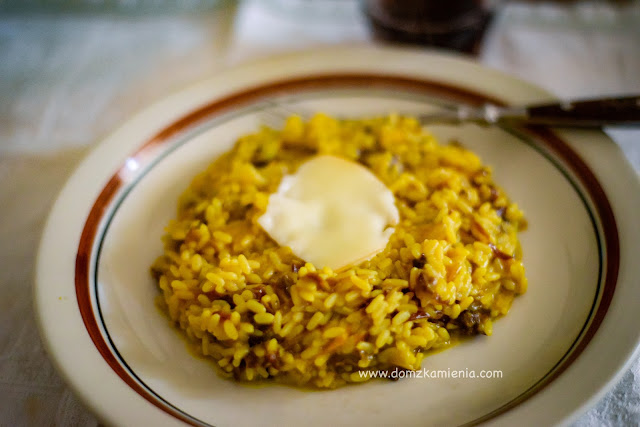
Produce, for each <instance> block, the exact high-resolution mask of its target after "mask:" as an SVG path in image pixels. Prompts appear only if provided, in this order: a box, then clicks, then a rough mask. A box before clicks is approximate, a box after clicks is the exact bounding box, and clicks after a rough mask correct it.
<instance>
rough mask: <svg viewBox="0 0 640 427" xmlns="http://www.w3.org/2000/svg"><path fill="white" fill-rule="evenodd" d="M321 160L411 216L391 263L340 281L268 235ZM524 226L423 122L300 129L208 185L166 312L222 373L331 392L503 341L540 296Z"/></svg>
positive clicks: (219, 165)
mask: <svg viewBox="0 0 640 427" xmlns="http://www.w3.org/2000/svg"><path fill="white" fill-rule="evenodd" d="M318 154H331V155H335V156H340V157H343V158H346V159H349V160H352V161H354V162H359V163H361V164H362V165H364V166H366V167H367V168H369V169H370V170H371V171H372V172H373V173H374V174H375V175H376V176H377V177H378V178H379V179H380V180H381V181H382V182H383V183H384V184H385V185H387V186H388V188H389V189H390V190H391V191H392V192H393V193H394V195H395V199H396V206H397V208H398V211H399V213H400V222H399V224H398V225H397V226H396V228H395V232H394V234H393V235H392V236H391V238H390V240H389V242H388V244H387V246H386V248H385V249H384V250H383V251H382V252H379V253H378V254H377V255H376V256H375V257H373V258H372V259H370V260H369V261H365V262H363V263H361V264H360V265H356V266H351V267H349V268H346V269H341V270H340V271H338V272H335V271H331V270H330V269H328V268H323V266H314V265H311V264H310V263H306V262H305V261H304V260H302V259H300V258H298V257H297V256H296V255H295V254H293V253H292V252H291V249H290V248H288V247H280V246H279V245H278V244H277V243H276V242H275V241H274V240H272V239H271V238H270V237H269V235H268V234H267V233H266V232H265V231H264V230H262V228H261V227H260V225H259V224H258V222H257V219H258V218H259V217H260V216H261V215H262V214H263V213H264V212H265V210H266V207H267V203H268V198H269V195H270V194H271V193H273V192H275V191H276V190H277V188H278V185H279V183H280V180H281V178H282V177H283V175H285V174H289V173H293V172H294V171H295V170H296V169H297V167H298V166H299V165H300V164H301V163H302V162H304V161H305V160H308V159H310V158H311V157H312V156H315V155H318ZM525 226H526V222H525V220H524V218H523V215H522V212H521V211H520V210H519V209H518V207H517V206H516V204H514V203H512V202H510V200H509V199H508V198H507V196H506V195H505V193H504V192H503V191H502V190H501V189H500V188H499V187H497V186H496V185H495V184H494V183H493V180H492V177H491V170H490V169H489V168H488V167H486V166H483V165H482V163H481V161H480V159H479V158H478V157H477V156H476V155H475V154H473V153H472V152H471V151H469V150H467V149H465V148H463V147H462V146H461V145H460V144H458V143H449V144H447V145H440V144H438V142H437V141H436V140H435V139H434V137H433V136H432V135H430V134H429V133H428V132H427V131H426V130H425V129H423V128H422V127H421V125H420V124H419V123H418V122H417V121H416V120H415V119H413V118H410V117H399V116H395V115H392V116H389V117H386V118H376V119H367V120H337V119H334V118H331V117H328V116H326V115H322V114H318V115H316V116H314V117H313V118H312V119H311V120H309V121H308V122H304V121H303V120H302V119H300V118H299V117H297V116H293V117H290V118H289V119H288V120H287V122H286V124H285V126H284V128H283V129H282V130H274V129H269V128H263V129H261V130H259V131H258V132H256V133H252V134H249V135H246V136H243V137H241V138H240V139H239V140H238V141H237V143H236V144H235V146H234V147H233V149H231V150H230V151H229V152H228V153H226V154H225V155H223V156H222V157H220V158H219V159H217V160H216V161H214V162H213V163H212V164H211V166H210V167H209V168H208V169H207V170H206V171H205V172H203V173H201V174H199V175H198V176H196V177H195V179H194V180H193V182H192V183H191V185H190V186H189V188H187V190H186V191H185V192H184V194H183V195H182V196H181V198H180V200H179V202H178V214H177V218H176V219H175V220H172V221H171V222H170V223H169V225H168V226H167V228H166V235H165V236H164V238H163V240H164V248H165V249H164V254H163V255H162V256H160V257H159V258H158V259H157V261H156V262H155V263H154V265H153V266H152V269H151V270H152V274H153V276H154V277H155V279H156V280H157V283H158V286H159V288H160V290H161V296H160V297H159V301H160V303H161V305H162V307H163V309H165V310H166V312H167V314H168V315H169V317H170V318H171V319H172V320H173V321H174V322H175V323H176V325H178V326H179V328H180V329H182V330H183V331H184V333H186V335H187V337H188V339H189V342H191V343H193V345H194V348H196V349H197V351H198V352H199V353H201V354H202V355H203V356H206V357H210V358H212V359H213V360H214V361H215V362H216V363H217V364H218V365H219V367H220V368H221V369H220V371H221V372H222V373H223V374H224V375H227V376H233V377H234V378H236V379H238V380H244V381H256V380H262V379H267V378H273V379H275V380H278V381H282V382H286V383H289V384H297V385H307V386H316V387H328V388H331V387H336V386H340V385H343V384H345V383H350V382H362V381H366V380H368V379H369V378H370V377H369V376H366V375H363V374H362V373H361V372H360V371H366V370H391V369H398V368H399V369H413V370H415V369H420V368H421V364H422V362H423V358H424V356H425V354H427V353H428V351H429V350H433V349H439V348H442V347H444V346H447V345H449V344H450V343H451V340H452V339H455V337H456V336H461V335H476V334H484V335H491V333H492V321H493V320H494V319H495V318H497V317H500V316H503V315H505V314H507V312H508V311H509V308H510V307H511V303H512V301H513V299H514V297H515V296H516V295H519V294H522V293H524V292H525V291H526V288H527V280H526V278H525V275H524V267H523V265H522V254H521V251H520V246H519V243H518V237H517V233H518V231H520V230H522V229H523V228H524V227H525ZM425 363H428V362H425Z"/></svg>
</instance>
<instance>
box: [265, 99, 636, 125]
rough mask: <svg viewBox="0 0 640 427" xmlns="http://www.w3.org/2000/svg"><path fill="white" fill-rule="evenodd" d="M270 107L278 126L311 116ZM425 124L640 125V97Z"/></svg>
mask: <svg viewBox="0 0 640 427" xmlns="http://www.w3.org/2000/svg"><path fill="white" fill-rule="evenodd" d="M267 105H270V106H271V107H270V108H265V110H263V112H264V113H266V116H265V118H266V119H267V120H266V122H267V124H269V123H268V122H271V124H275V123H274V120H280V121H281V120H282V119H284V118H285V117H286V116H289V115H292V114H297V115H301V116H307V117H308V116H310V114H309V113H308V112H304V111H300V110H299V109H296V111H292V110H291V109H290V108H288V107H286V106H285V105H284V104H282V103H280V102H278V101H267ZM416 117H417V119H418V120H419V121H420V122H421V123H422V124H425V125H426V124H460V123H465V122H471V123H477V124H482V125H487V126H492V125H546V126H560V127H583V128H592V127H602V126H629V127H632V126H640V96H628V97H620V98H599V99H590V100H578V101H565V102H558V103H551V104H537V105H528V106H515V107H501V106H497V105H494V104H485V105H483V106H481V107H470V106H467V105H461V106H458V107H456V108H454V109H450V110H439V111H437V112H435V113H429V114H422V115H420V114H418V115H417V116H416Z"/></svg>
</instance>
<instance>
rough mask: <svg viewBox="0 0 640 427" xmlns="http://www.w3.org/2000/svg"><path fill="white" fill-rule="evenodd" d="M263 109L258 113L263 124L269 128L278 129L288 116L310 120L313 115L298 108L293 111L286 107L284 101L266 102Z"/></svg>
mask: <svg viewBox="0 0 640 427" xmlns="http://www.w3.org/2000/svg"><path fill="white" fill-rule="evenodd" d="M264 104H265V107H264V108H263V109H262V111H261V112H260V116H261V119H262V121H263V123H264V124H265V125H266V126H268V127H271V128H280V127H282V125H283V124H284V121H285V120H286V119H287V118H288V117H290V116H300V117H302V119H304V120H308V119H310V118H311V116H312V115H313V113H311V112H309V111H305V110H304V109H302V108H300V107H296V108H295V110H294V109H292V108H290V107H288V106H287V103H286V100H284V101H282V100H267V101H265V102H264Z"/></svg>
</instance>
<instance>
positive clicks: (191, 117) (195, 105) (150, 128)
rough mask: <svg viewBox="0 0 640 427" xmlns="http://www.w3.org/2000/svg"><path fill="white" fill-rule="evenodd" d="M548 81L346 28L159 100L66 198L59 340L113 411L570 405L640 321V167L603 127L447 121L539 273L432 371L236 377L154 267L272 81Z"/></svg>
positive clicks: (333, 412) (45, 255)
mask: <svg viewBox="0 0 640 427" xmlns="http://www.w3.org/2000/svg"><path fill="white" fill-rule="evenodd" d="M552 99H553V98H552V96H551V95H549V94H548V93H545V92H544V91H542V90H540V89H539V88H536V87H534V86H532V85H530V84H528V83H525V82H522V81H519V80H516V79H514V78H512V77H509V76H507V75H504V74H501V73H499V72H497V71H493V70H490V69H486V68H483V67H481V66H480V65H478V64H476V63H474V62H471V61H469V60H466V59H464V58H460V57H457V56H452V55H448V54H443V53H434V52H426V51H415V50H402V49H396V48H381V47H341V48H332V49H327V50H320V51H313V52H309V53H297V54H292V55H287V56H281V57H276V58H272V59H267V60H263V61H260V62H255V63H250V64H245V65H242V66H239V67H237V68H235V69H233V70H229V71H226V72H224V73H221V74H219V75H217V76H215V77H213V78H212V79H210V80H208V81H205V82H202V83H200V84H198V85H195V86H193V87H191V88H188V89H186V90H184V91H182V92H180V93H178V94H176V95H173V96H172V97H170V98H168V99H166V100H165V101H162V102H160V103H158V104H156V105H153V106H152V107H150V108H149V109H148V110H146V111H144V112H142V113H141V114H139V115H138V116H136V117H135V118H133V119H132V120H131V121H130V122H128V123H127V124H125V125H124V126H123V127H121V128H120V129H118V130H116V131H115V132H114V133H113V134H112V135H111V136H110V137H108V138H107V139H106V140H105V141H104V142H102V143H101V144H100V145H99V146H97V148H96V149H95V150H94V151H93V152H92V154H90V155H89V156H88V157H87V159H86V160H85V161H84V162H83V163H82V164H81V165H80V167H79V168H78V169H77V170H76V172H75V173H74V174H73V176H72V177H71V178H70V180H69V181H68V183H67V184H66V186H65V187H64V189H63V190H62V192H61V194H60V196H59V198H58V200H57V202H56V203H55V205H54V207H53V209H52V212H51V214H50V217H49V219H48V222H47V226H46V228H45V231H44V234H43V237H42V243H41V246H40V251H39V254H38V261H37V271H36V283H35V304H36V311H37V315H38V320H39V325H40V329H41V332H42V336H43V339H44V342H45V345H46V347H47V349H48V352H49V354H50V356H51V358H52V359H53V360H54V362H55V363H56V365H57V367H58V369H59V370H60V372H61V373H62V375H63V376H64V377H65V378H66V380H67V382H68V383H69V384H70V385H71V387H72V388H73V389H74V390H75V392H76V393H77V394H78V396H79V397H80V398H81V399H82V400H83V401H84V402H85V404H86V405H87V406H88V407H89V408H90V409H91V410H92V411H93V412H94V413H95V414H96V415H97V416H98V417H99V418H100V419H101V420H102V421H104V422H105V423H107V424H114V425H132V426H133V425H141V424H145V425H181V424H184V423H186V424H191V425H216V426H225V425H257V424H259V425H274V426H275V425H300V424H303V423H304V424H306V425H316V424H317V425H327V424H332V425H354V424H366V425H372V426H373V425H389V424H398V425H441V424H447V425H474V424H479V423H481V422H488V423H489V424H494V425H511V424H513V423H516V422H520V423H521V422H526V423H527V424H553V423H569V422H571V421H572V420H574V419H575V418H576V417H577V416H578V415H580V414H581V413H582V412H584V411H585V410H586V409H588V408H589V407H590V406H591V405H593V404H594V403H595V402H596V401H597V400H598V399H599V398H600V397H601V396H602V395H603V393H604V392H605V391H606V389H607V388H608V387H609V386H611V385H612V384H613V383H615V381H616V379H617V378H618V377H619V375H620V374H621V373H622V372H623V371H624V369H625V367H626V366H627V365H628V363H629V361H630V360H631V359H632V358H633V356H634V354H635V353H636V351H637V349H638V342H639V340H640V330H639V329H638V328H637V327H636V323H637V316H636V315H635V309H636V307H635V303H634V301H635V297H636V296H637V295H638V293H639V292H640V283H639V282H638V281H637V280H636V278H637V277H638V276H639V275H640V267H639V265H640V264H638V263H637V262H634V261H635V260H634V256H633V255H634V254H637V253H640V231H639V229H638V227H637V222H636V219H637V212H638V211H639V210H640V184H639V182H638V178H637V176H636V174H635V173H634V172H633V170H632V168H631V167H630V166H629V164H628V163H627V161H626V159H625V158H624V156H623V155H622V153H621V151H620V150H619V149H618V147H617V146H616V144H615V143H613V142H612V141H611V140H609V139H608V138H607V137H606V136H605V135H604V134H603V133H601V132H596V131H578V130H558V129H555V130H549V129H545V128H521V129H515V128H514V129H507V128H497V127H493V128H483V127H479V126H476V125H471V124H466V125H462V126H444V125H438V126H433V127H432V128H431V130H432V132H433V133H434V134H435V135H436V136H437V137H439V138H440V140H441V141H442V142H446V141H449V140H451V139H455V140H458V141H461V142H462V143H463V144H464V145H465V146H467V147H469V148H470V149H472V150H473V151H475V152H476V153H478V154H479V155H480V156H481V158H482V159H483V161H484V162H485V163H486V164H489V165H491V166H492V167H493V169H494V174H495V180H496V182H497V183H498V184H499V185H501V186H503V187H504V188H505V190H506V191H507V193H508V194H509V195H510V196H511V198H512V199H513V200H515V201H516V202H517V203H518V204H519V206H520V207H521V208H522V209H523V210H524V211H525V214H526V216H527V218H528V220H529V224H530V227H529V229H528V230H527V231H526V232H524V233H522V234H521V243H522V245H523V252H524V264H525V267H526V269H527V276H528V278H529V290H528V292H527V293H526V294H525V295H524V296H522V297H520V298H517V299H516V301H515V303H514V305H513V307H512V309H511V312H510V313H509V315H508V316H507V317H506V318H504V319H501V320H499V321H497V322H495V324H494V334H493V336H492V337H489V338H487V337H476V338H474V339H471V340H468V341H465V342H463V343H461V344H459V345H457V346H455V347H453V348H451V349H449V350H447V351H444V352H441V353H437V354H434V355H431V356H429V357H427V358H426V360H425V362H424V364H423V366H424V370H423V372H422V378H410V379H404V380H401V381H397V382H391V381H370V382H368V383H366V384H362V385H358V386H348V387H343V388H340V389H337V390H332V391H308V390H301V389H297V388H291V387H285V386H279V385H264V386H247V385H243V384H237V383H234V382H231V381H228V380H224V379H221V378H220V377H218V376H217V374H216V372H215V370H214V369H213V367H212V366H211V365H210V362H207V361H205V360H202V359H198V358H196V357H194V356H192V355H191V354H190V353H189V351H188V350H187V347H186V343H185V341H184V340H183V339H182V338H181V336H180V334H179V333H178V332H177V331H176V330H175V329H173V328H172V327H171V326H170V325H169V322H168V320H166V318H165V317H164V316H163V315H162V313H160V311H159V310H158V309H157V308H156V307H155V305H154V302H153V301H154V297H155V295H156V287H155V284H154V283H153V280H152V279H151V277H150V275H149V270H148V269H149V266H150V264H151V262H152V261H153V260H154V259H155V257H156V256H158V255H159V254H160V253H161V252H162V246H161V242H160V236H161V235H162V230H163V227H164V225H165V224H166V223H167V222H168V220H169V219H170V218H171V217H172V216H173V215H174V213H175V206H176V200H177V197H178V195H179V194H180V192H181V191H182V190H183V189H185V188H186V187H187V185H188V183H189V182H190V179H191V178H192V177H193V176H194V175H195V174H196V173H197V172H198V171H200V170H202V169H203V168H204V167H206V165H207V164H209V163H210V162H211V161H212V160H213V159H215V158H216V156H218V155H219V154H220V153H222V152H224V151H225V150H227V149H228V148H229V147H231V145H232V144H233V142H234V140H235V138H237V137H238V136H239V135H241V134H244V133H247V132H249V131H252V130H254V129H256V128H257V127H258V126H259V125H260V124H261V123H262V122H263V121H264V120H265V118H266V117H267V116H269V117H271V118H272V114H271V113H270V112H269V109H270V108H271V106H272V105H273V102H274V101H275V102H276V103H283V104H286V105H287V108H289V109H291V110H294V111H324V112H327V113H330V114H335V115H340V116H367V115H379V114H386V113H388V112H390V111H397V112H402V113H423V112H428V111H431V110H435V109H443V108H452V107H454V106H456V105H459V104H461V103H464V104H468V105H480V104H482V103H484V102H494V103H497V104H505V105H508V104H524V103H533V102H542V101H549V100H552ZM483 373H484V374H483ZM473 376H475V377H473ZM487 376H490V377H491V378H486V377H487Z"/></svg>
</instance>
